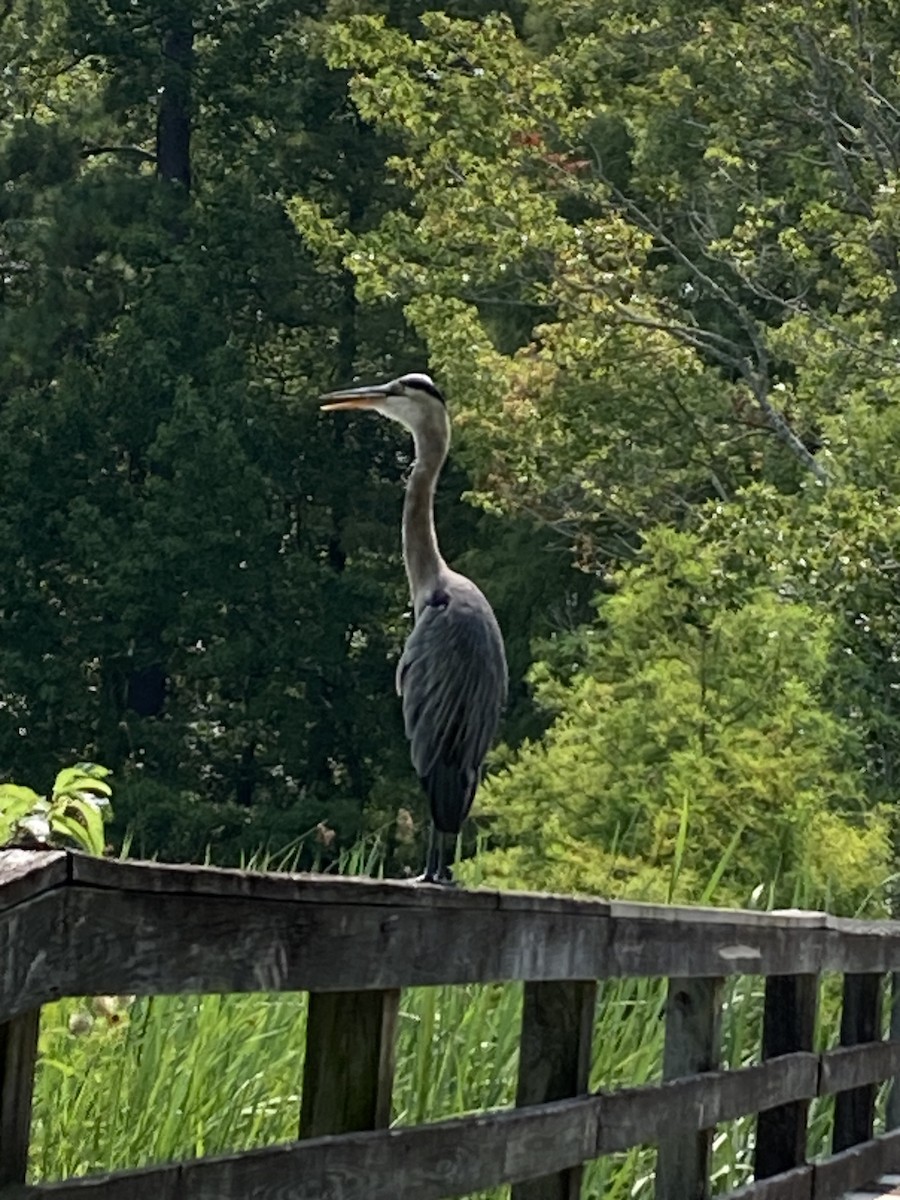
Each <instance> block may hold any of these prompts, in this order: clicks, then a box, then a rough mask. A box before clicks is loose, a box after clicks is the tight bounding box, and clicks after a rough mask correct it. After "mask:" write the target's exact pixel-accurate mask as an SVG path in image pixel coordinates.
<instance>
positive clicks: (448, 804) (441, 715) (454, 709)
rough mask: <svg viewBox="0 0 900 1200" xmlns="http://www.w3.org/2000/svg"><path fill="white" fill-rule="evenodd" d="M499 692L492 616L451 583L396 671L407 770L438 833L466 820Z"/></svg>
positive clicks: (468, 589) (496, 716)
mask: <svg viewBox="0 0 900 1200" xmlns="http://www.w3.org/2000/svg"><path fill="white" fill-rule="evenodd" d="M506 689H507V670H506V656H505V653H504V649H503V638H502V636H501V634H500V629H499V627H498V625H497V620H496V618H495V616H494V614H493V611H492V610H491V607H490V605H489V604H488V602H487V600H486V599H485V598H484V596H483V595H482V593H481V592H480V591H479V590H478V588H477V587H476V586H475V585H474V584H473V583H471V582H470V581H469V580H467V579H465V578H463V577H456V578H455V579H454V580H453V581H451V582H450V583H448V584H447V585H446V586H444V587H441V588H439V589H437V590H436V592H435V594H434V595H433V596H432V597H430V599H429V603H427V604H426V605H425V606H424V607H423V608H422V611H421V613H420V614H419V617H418V619H417V621H416V624H415V627H414V628H413V631H412V633H411V634H410V636H409V639H408V641H407V643H406V647H405V649H404V651H403V657H402V658H401V659H400V664H399V666H398V668H397V690H398V692H399V693H400V694H401V696H402V698H403V719H404V724H405V726H406V736H407V737H408V738H409V741H410V753H411V757H412V762H413V766H414V768H415V771H416V774H417V775H418V776H419V779H420V780H421V781H422V785H423V787H424V788H425V791H426V793H427V794H428V797H429V800H430V801H431V808H432V816H433V817H434V820H435V824H436V825H437V826H438V828H439V829H445V830H447V831H448V832H455V831H456V830H458V829H459V826H460V825H461V824H462V821H463V820H464V819H465V816H466V814H467V813H468V810H469V808H470V806H471V804H472V800H473V799H474V796H475V789H476V788H477V786H478V783H479V780H480V778H481V768H482V764H483V762H484V758H485V755H486V754H487V752H488V749H489V748H490V745H491V742H492V741H493V739H494V735H495V734H496V732H497V726H498V724H499V721H500V714H501V712H502V709H503V705H504V704H505V702H506Z"/></svg>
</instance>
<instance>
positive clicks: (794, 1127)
mask: <svg viewBox="0 0 900 1200" xmlns="http://www.w3.org/2000/svg"><path fill="white" fill-rule="evenodd" d="M817 997H818V979H817V978H816V976H815V975H774V976H771V977H770V978H769V979H767V980H766V998H765V1009H764V1012H763V1058H764V1059H766V1058H771V1057H773V1056H775V1055H780V1054H787V1053H790V1052H792V1051H803V1050H811V1049H812V1045H813V1034H814V1031H815V1023H816V1001H817ZM808 1108H809V1105H808V1103H807V1102H806V1101H805V1100H797V1101H794V1102H792V1103H789V1104H785V1105H779V1106H778V1107H775V1108H768V1109H764V1110H762V1111H760V1114H759V1119H758V1120H757V1124H756V1154H755V1162H754V1166H755V1172H756V1177H757V1179H767V1178H768V1177H769V1176H771V1175H781V1174H784V1173H785V1172H786V1171H790V1170H791V1169H792V1168H793V1167H799V1166H801V1165H802V1164H803V1163H804V1162H805V1161H806V1116H807V1110H808Z"/></svg>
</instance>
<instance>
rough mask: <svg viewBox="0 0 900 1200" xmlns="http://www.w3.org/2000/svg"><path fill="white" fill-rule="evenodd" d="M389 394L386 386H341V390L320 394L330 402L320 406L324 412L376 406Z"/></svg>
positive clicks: (321, 397) (322, 398) (321, 398)
mask: <svg viewBox="0 0 900 1200" xmlns="http://www.w3.org/2000/svg"><path fill="white" fill-rule="evenodd" d="M388 395H390V392H389V391H388V389H387V388H386V387H371V386H370V387H359V388H341V390H340V391H339V392H326V393H325V395H324V396H320V397H319V399H320V400H327V401H328V403H327V404H320V405H319V407H320V408H321V409H322V411H323V412H333V411H334V409H336V408H375V407H376V405H377V404H378V402H379V401H380V400H384V399H385V397H386V396H388Z"/></svg>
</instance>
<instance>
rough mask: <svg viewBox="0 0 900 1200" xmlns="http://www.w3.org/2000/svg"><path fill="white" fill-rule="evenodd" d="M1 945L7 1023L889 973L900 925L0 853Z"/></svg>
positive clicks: (62, 854)
mask: <svg viewBox="0 0 900 1200" xmlns="http://www.w3.org/2000/svg"><path fill="white" fill-rule="evenodd" d="M0 947H2V948H3V950H5V951H6V952H7V962H8V969H7V970H6V971H5V972H4V975H3V977H2V979H0V1020H4V1019H6V1018H7V1017H9V1016H13V1015H16V1014H18V1013H20V1012H23V1011H26V1010H27V1009H29V1008H31V1007H34V1006H35V1005H39V1004H43V1003H45V1002H46V1001H48V1000H51V999H55V998H56V997H58V996H60V995H96V994H136V995H150V994H164V993H179V992H180V993H184V992H241V991H242V992H247V991H341V990H369V989H371V990H378V989H383V988H398V987H409V986H416V985H432V984H453V983H479V982H480V983H488V982H501V981H507V980H525V981H529V980H530V981H538V980H564V979H573V980H575V979H604V978H613V977H622V976H645V977H646V976H673V975H677V976H681V977H686V978H690V977H701V976H713V977H714V976H722V975H733V974H755V975H781V974H804V973H808V974H817V973H819V972H822V971H829V970H833V971H856V972H877V971H886V970H896V969H900V922H893V921H878V922H866V921H848V920H842V919H838V918H835V917H831V916H828V915H826V914H825V913H818V912H797V911H784V912H774V913H760V912H745V911H742V910H737V909H710V908H680V907H671V906H657V905H652V904H637V903H622V902H618V901H611V902H607V901H603V900H593V899H580V898H574V897H565V896H552V895H544V894H542V893H537V894H534V893H527V892H500V891H491V890H487V889H477V890H473V891H468V890H465V889H462V888H459V889H449V888H441V887H430V886H423V885H421V884H416V883H413V882H387V881H379V880H367V879H348V878H332V877H328V876H319V875H315V876H311V875H287V874H284V875H280V874H263V873H257V872H250V871H234V870H221V869H217V868H214V867H187V866H166V865H161V864H156V863H140V862H119V861H115V860H105V859H96V858H90V857H87V856H85V855H81V854H77V853H70V852H66V851H23V850H9V851H3V852H0ZM25 947H28V948H29V949H28V950H27V951H26V950H24V949H23V948H25Z"/></svg>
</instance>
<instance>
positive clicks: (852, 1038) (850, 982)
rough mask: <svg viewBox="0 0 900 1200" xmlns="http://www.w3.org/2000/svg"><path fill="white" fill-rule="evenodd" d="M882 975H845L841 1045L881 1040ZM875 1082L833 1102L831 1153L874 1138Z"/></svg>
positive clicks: (851, 1091) (852, 1090)
mask: <svg viewBox="0 0 900 1200" xmlns="http://www.w3.org/2000/svg"><path fill="white" fill-rule="evenodd" d="M881 980H882V977H881V975H875V974H869V973H866V974H861V975H855V974H852V973H848V974H847V975H845V976H844V1000H843V1007H842V1009H841V1045H842V1046H856V1045H858V1044H859V1043H860V1042H877V1041H881ZM875 1091H876V1087H875V1084H873V1083H867V1084H864V1085H863V1086H862V1087H857V1088H851V1089H850V1090H849V1091H846V1092H838V1094H837V1096H836V1097H835V1101H834V1135H833V1137H832V1142H831V1146H832V1151H833V1152H834V1153H835V1154H837V1153H838V1152H839V1151H841V1150H847V1149H849V1147H850V1146H855V1145H857V1144H858V1143H859V1142H867V1141H868V1140H869V1138H870V1137H871V1136H872V1125H873V1120H874V1116H875Z"/></svg>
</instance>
